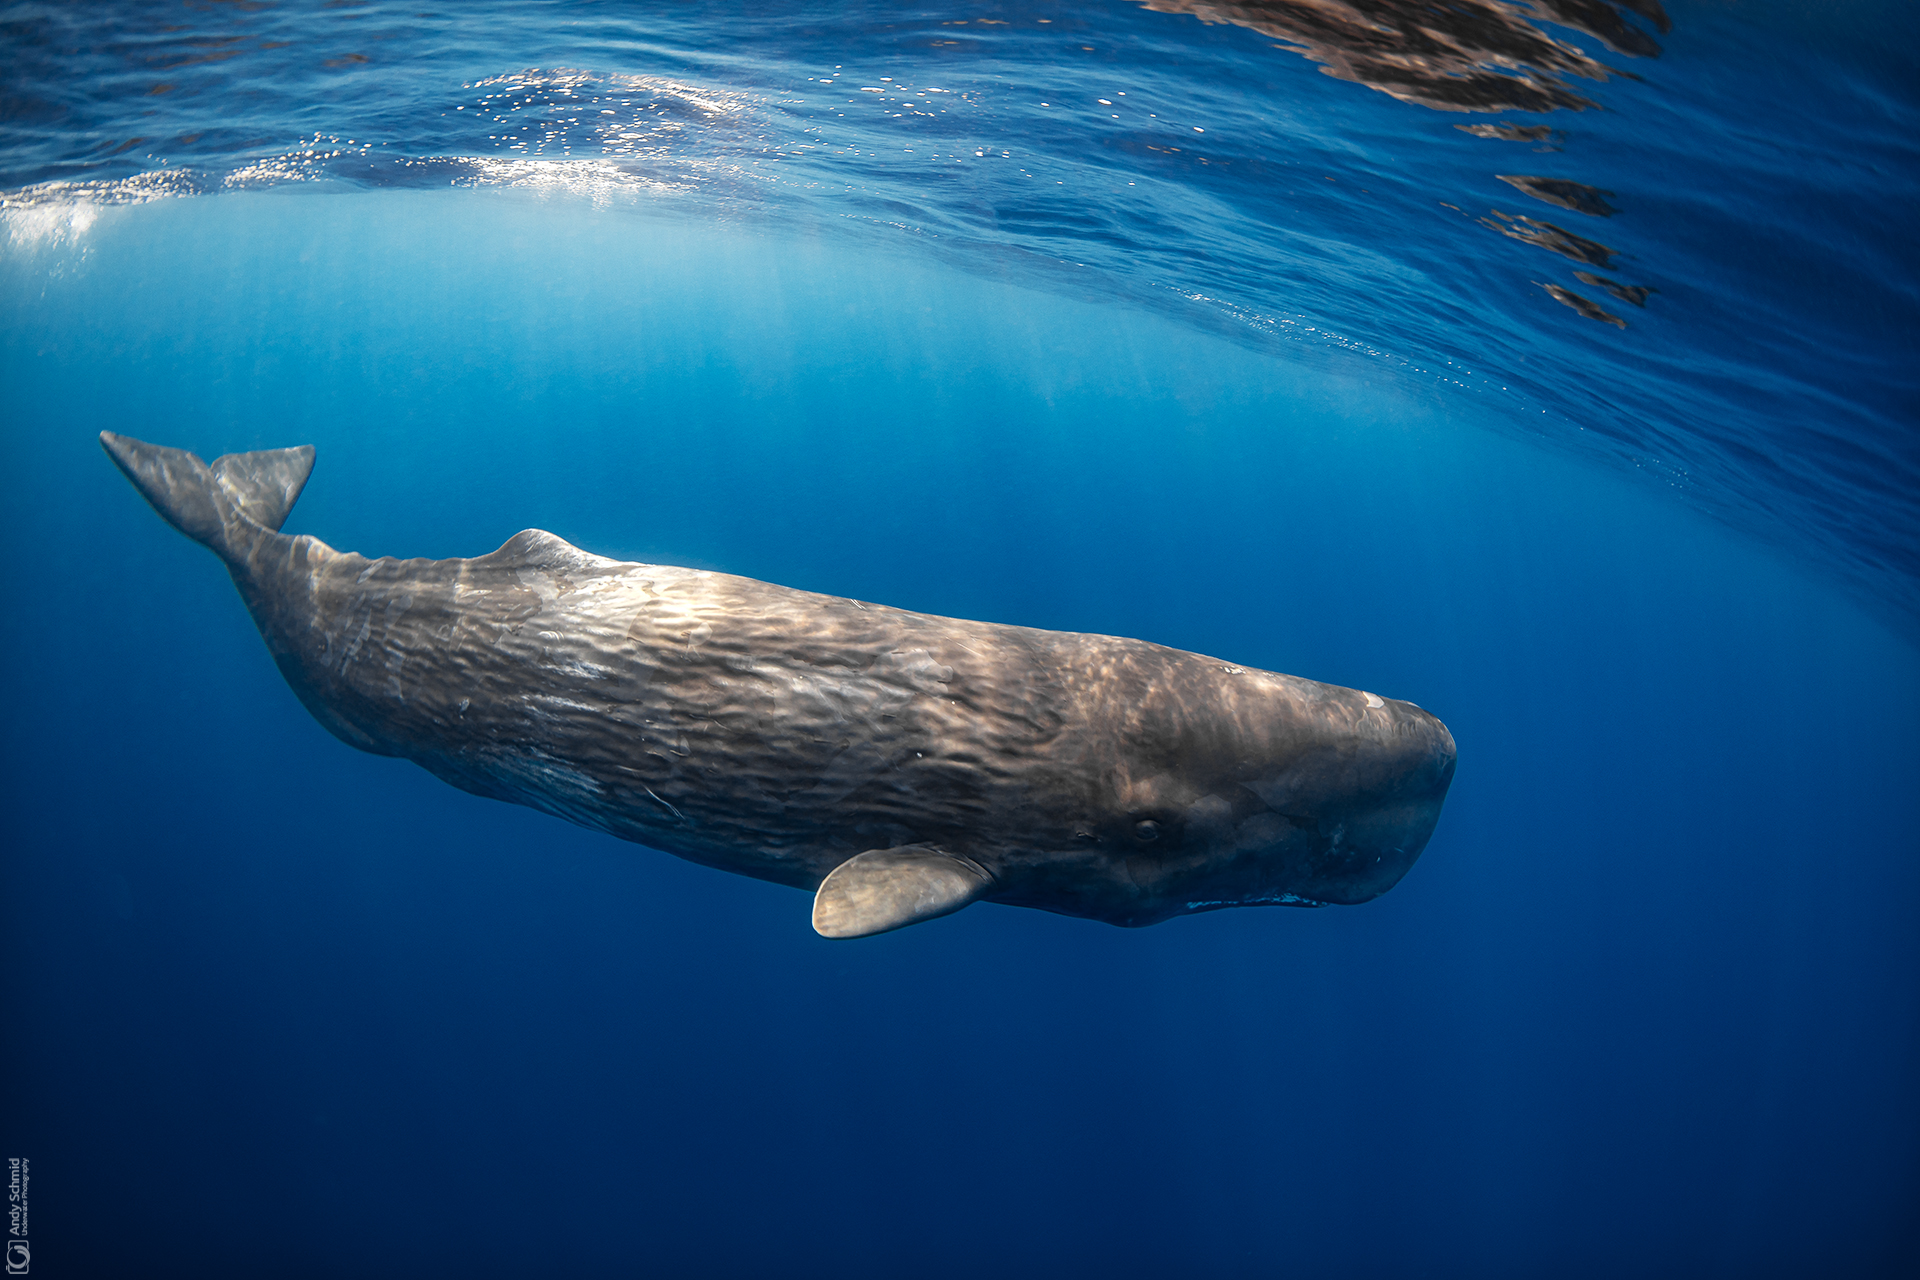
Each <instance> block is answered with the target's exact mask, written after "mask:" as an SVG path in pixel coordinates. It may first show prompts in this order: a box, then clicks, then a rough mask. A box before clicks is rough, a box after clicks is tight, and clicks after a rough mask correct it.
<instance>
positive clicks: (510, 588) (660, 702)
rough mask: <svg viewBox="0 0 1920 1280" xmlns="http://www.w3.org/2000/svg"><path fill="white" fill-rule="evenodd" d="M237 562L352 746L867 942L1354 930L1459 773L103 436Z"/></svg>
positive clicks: (1255, 713) (1153, 653)
mask: <svg viewBox="0 0 1920 1280" xmlns="http://www.w3.org/2000/svg"><path fill="white" fill-rule="evenodd" d="M100 439H101V443H102V445H103V446H104V447H105V449H106V451H107V453H108V455H109V456H110V457H112V459H113V460H114V462H115V463H116V464H118V465H119V467H120V469H121V470H122V471H123V472H125V473H126V475H127V477H128V478H129V479H131V480H132V481H133V483H134V485H135V486H136V487H137V488H138V489H139V490H140V492H141V493H142V494H143V495H145V496H146V498H147V500H148V501H149V502H151V503H152V504H153V506H154V507H155V509H156V510H158V511H159V512H160V514H161V515H162V516H164V517H165V518H166V519H167V520H168V521H169V522H170V523H172V524H173V525H174V526H175V527H176V528H178V529H180V530H181V531H182V532H184V533H186V534H187V535H188V536H190V537H192V538H194V539H196V540H198V541H200V542H202V543H204V544H205V545H207V546H208V547H210V548H212V550H213V551H214V552H215V553H217V554H218V555H219V556H220V557H221V559H222V560H224V561H225V562H226V565H227V568H228V570H229V571H230V573H231V574H232V577H233V581H234V584H235V585H236V586H237V587H238V588H239V590H240V594H241V596H242V597H243V598H244V599H245V601H246V604H247V608H248V609H249V610H250V611H251V613H252V615H253V618H254V621H255V622H256V623H257V624H258V626H259V628H260V634H261V636H262V637H264V638H265V640H266V642H267V647H268V648H269V649H270V650H271V651H272V653H273V657H274V660H275V661H276V662H277V663H278V664H279V667H280V670H281V672H282V673H283V674H284V675H285V676H286V679H287V683H288V684H289V685H291V686H292V688H293V690H294V692H295V693H296V694H297V695H298V696H299V698H300V700H301V702H302V703H304V704H305V705H306V707H307V709H308V710H309V711H310V712H312V713H313V715H314V717H315V718H316V719H318V720H319V721H320V723H321V724H323V725H325V726H326V727H327V728H328V729H329V730H331V731H332V732H333V733H334V734H335V735H336V736H338V737H339V738H340V739H342V740H343V741H345V742H347V743H348V744H350V745H352V746H355V747H358V748H360V749H361V750H363V751H370V752H374V753H376V754H380V755H388V756H399V757H403V758H405V759H408V760H412V761H413V762H415V763H416V764H419V765H421V766H423V767H424V768H426V769H427V770H429V771H430V772H432V773H433V774H435V775H436V776H438V777H440V778H442V779H444V780H445V781H447V782H450V783H452V784H453V785H454V786H456V787H460V788H461V789H463V790H465V791H470V792H473V793H474V794H476V795H481V796H489V797H492V798H494V799H497V800H507V801H511V802H513V803H516V804H524V805H530V806H532V807H533V808H536V809H540V810H542V811H544V812H546V813H550V814H553V815H554V816H556V817H560V818H565V819H567V820H568V821H570V822H577V823H580V824H581V825H583V826H588V827H592V828H594V829H596V830H599V831H604V832H606V833H608V834H609V835H614V836H618V837H620V838H621V839H624V840H632V841H637V842H639V843H641V844H645V845H648V846H650V847H652V848H656V849H662V850H665V851H667V852H669V853H673V854H676V855H678V856H680V857H682V858H687V859H690V860H692V861H694V862H699V863H703V864H706V865H708V866H712V867H718V868H721V869H723V870H727V871H733V872H737V873H739V874H742V875H749V876H754V877H757V878H759V879H763V880H772V881H776V882H778V883H780V884H787V885H793V886H795V887H796V888H801V889H807V890H810V891H814V909H813V923H814V927H815V928H816V929H817V930H818V931H819V932H820V933H821V934H823V935H825V936H827V937H836V938H847V937H861V936H866V935H869V934H875V933H882V932H885V931H887V930H889V929H896V928H899V927H901V926H903V925H908V924H913V923H916V922H918V921H922V920H928V919H932V918H934V917H936V916H941V915H946V914H948V913H950V912H953V911H957V910H959V909H961V908H962V907H965V906H967V905H968V904H970V903H973V902H977V901H987V902H999V903H1007V904H1012V905H1016V906H1025V907H1038V908H1041V909H1043V910H1047V911H1054V912H1059V913H1061V914H1064V915H1070V916H1081V917H1085V918H1089V919H1093V920H1103V921H1106V922H1108V923H1110V924H1116V925H1129V926H1135V925H1148V924H1154V923H1157V922H1159V921H1162V920H1166V919H1169V918H1171V917H1174V916H1180V915H1188V914H1192V913H1195V912H1203V911H1211V910H1216V909H1218V908H1222V907H1234V906H1255V905H1266V904H1282V905H1294V906H1320V905H1325V904H1331V903H1358V902H1364V901H1366V900H1368V899H1370V898H1373V897H1376V896H1377V895H1379V894H1381V893H1383V892H1385V891H1386V890H1387V889H1389V888H1391V887H1392V886H1393V885H1394V884H1395V883H1396V882H1398V881H1399V879H1400V878H1401V877H1402V876H1403V875H1405V874H1406V872H1407V869H1408V868H1409V867H1411V866H1412V865H1413V862H1414V859H1415V858H1417V857H1419V855H1420V852H1421V850H1422V849H1423V848H1424V847H1425V846H1426V843H1427V840H1428V838H1429V836H1431V834H1432V832H1433V829H1434V825H1435V823H1436V822H1437V821H1438V820H1439V816H1440V808H1441V805H1442V803H1443V802H1444V800H1445V799H1446V794H1447V787H1448V784H1449V783H1450V782H1451V781H1452V778H1453V771H1454V743H1453V738H1452V735H1450V734H1449V733H1448V732H1447V729H1446V726H1444V725H1443V724H1441V723H1440V721H1439V720H1437V719H1436V718H1434V717H1433V716H1432V715H1429V714H1428V713H1427V712H1425V711H1423V710H1421V709H1420V708H1419V707H1416V706H1414V705H1413V704H1412V703H1408V702H1401V701H1396V700H1394V699H1391V698H1381V697H1378V696H1376V695H1374V694H1371V693H1366V692H1362V691H1359V690H1354V689H1343V688H1340V687H1337V686H1334V685H1328V684H1321V683H1318V682H1316V681H1312V680H1303V679H1299V678H1297V677H1294V676H1287V675H1279V674H1276V673H1273V672H1267V671H1259V670H1254V669H1252V668H1247V667H1241V666H1238V665H1235V664H1233V663H1229V662H1223V661H1220V660H1218V659H1215V658H1209V657H1204V656H1202V655H1199V654H1195V653H1185V652H1182V651H1180V650H1177V649H1169V648H1165V647H1163V646H1161V645H1156V644H1150V643H1147V642H1145V641H1141V640H1129V639H1122V638H1118V637H1113V636H1100V635H1082V634H1074V633H1067V632H1057V631H1042V630H1036V629H1033V628H1029V627H1016V626H1003V625H997V624H993V623H987V622H971V621H966V620H962V619H956V618H943V617H935V616H932V615H929V614H922V613H912V612H908V611H906V610H903V609H893V608H888V607H886V606H884V605H878V604H872V603H867V602H863V601H858V600H850V599H844V598H841V597H836V596H828V595H819V594H815V593H813V592H809V591H797V590H792V589H790V588H786V587H780V586H775V585H772V584H770V583H765V582H757V581H754V580H753V579H750V578H741V577H734V576H731V575H728V574H723V573H714V572H708V571H703V570H696V569H683V568H675V567H671V566H666V565H650V564H632V563H626V562H622V561H617V560H608V559H605V558H603V557H600V556H596V555H591V554H589V553H588V552H585V551H582V550H580V549H579V548H578V547H575V546H572V545H571V544H569V543H567V542H566V541H564V540H562V539H560V538H558V537H555V536H554V535H552V534H549V533H543V532H540V531H538V530H527V531H525V532H522V533H518V534H515V535H514V536H513V537H512V538H510V539H508V540H507V542H506V544H505V545H504V546H502V547H501V548H500V549H499V550H498V551H495V552H493V553H492V554H490V555H484V556H480V557H477V558H474V559H453V560H396V559H392V558H387V557H382V558H380V559H376V560H369V559H367V558H366V557H364V556H360V555H356V554H353V553H351V552H340V551H335V550H334V549H333V548H331V547H329V546H327V545H326V544H325V543H323V542H321V541H319V540H318V539H317V538H313V537H309V536H306V535H301V536H298V537H293V536H288V535H286V534H283V533H281V532H280V531H279V530H280V526H281V525H282V523H283V522H284V521H285V519H286V516H287V513H288V512H289V511H290V510H291V509H292V507H293V504H294V501H295V500H296V499H297V498H298V497H299V495H300V491H301V489H302V488H303V487H304V486H305V484H306V481H307V478H308V476H309V474H310V473H311V471H312V468H313V459H314V451H313V449H312V448H311V447H302V448H298V449H278V450H270V451H264V452H257V453H243V454H231V455H227V456H225V457H221V458H218V459H216V460H215V461H214V462H213V463H212V464H211V465H209V464H207V463H205V462H202V461H201V460H200V459H199V458H198V457H196V456H195V455H193V454H191V453H188V452H185V451H184V450H179V449H168V448H162V447H160V446H156V445H151V444H146V443H143V442H141V441H137V440H133V439H130V438H128V437H126V436H119V435H115V434H113V433H111V432H103V433H102V434H101V437H100Z"/></svg>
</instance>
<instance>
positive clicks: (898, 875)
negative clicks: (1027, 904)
mask: <svg viewBox="0 0 1920 1280" xmlns="http://www.w3.org/2000/svg"><path fill="white" fill-rule="evenodd" d="M992 884H993V877H992V876H989V875H988V874H987V873H986V872H985V871H983V870H982V869H981V868H980V867H979V866H977V865H976V864H975V863H973V862H972V861H970V860H968V859H966V858H956V857H954V856H953V855H952V854H948V853H942V852H941V851H940V850H938V849H936V848H934V847H933V846H932V845H928V844H913V845H906V846H904V847H902V848H899V849H869V850H867V851H866V852H865V853H862V854H858V855H856V856H854V857H851V858H849V859H847V860H846V861H845V862H843V863H841V864H840V865H839V866H837V867H835V868H834V869H833V870H832V871H831V872H830V873H828V875H827V878H826V879H825V880H823V881H821V882H820V888H819V890H818V892H816V893H815V894H814V896H813V927H814V930H815V931H816V932H817V933H819V934H820V936H821V937H823V938H865V937H870V936H872V935H873V934H876V933H885V932H887V931H888V930H890V929H900V928H904V927H906V926H907V925H910V924H918V923H920V922H921V921H922V920H932V919H934V918H935V917H936V916H945V915H952V914H953V913H954V912H956V911H958V910H959V909H960V908H962V907H964V906H966V905H967V904H969V903H971V902H974V901H977V900H978V899H979V897H980V896H981V895H982V894H984V893H985V892H986V891H987V890H988V889H989V888H990V887H991V886H992Z"/></svg>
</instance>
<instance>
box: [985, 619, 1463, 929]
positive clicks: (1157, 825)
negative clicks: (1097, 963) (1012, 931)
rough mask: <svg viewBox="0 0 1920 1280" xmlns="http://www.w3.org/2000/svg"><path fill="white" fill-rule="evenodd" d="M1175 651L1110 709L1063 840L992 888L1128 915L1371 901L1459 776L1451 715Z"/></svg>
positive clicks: (1411, 852)
mask: <svg viewBox="0 0 1920 1280" xmlns="http://www.w3.org/2000/svg"><path fill="white" fill-rule="evenodd" d="M1182 656H1183V657H1185V656H1186V655H1182ZM1202 664H1207V665H1204V666H1203V665H1202ZM1176 666H1178V667H1184V668H1187V669H1185V670H1176V671H1173V672H1168V671H1166V670H1165V669H1164V667H1163V669H1162V670H1161V672H1160V673H1159V678H1158V679H1156V680H1155V681H1154V683H1153V685H1152V686H1151V687H1138V688H1135V689H1133V690H1132V691H1131V696H1130V697H1129V698H1127V699H1126V700H1125V702H1124V704H1122V706H1121V710H1120V712H1119V714H1118V715H1116V716H1113V717H1111V718H1110V720H1109V725H1110V727H1109V731H1108V735H1107V742H1108V752H1107V755H1108V758H1107V760H1106V761H1105V765H1106V767H1105V768H1104V769H1103V770H1102V771H1101V772H1100V773H1099V775H1098V781H1097V783H1096V785H1095V786H1094V787H1093V789H1092V793H1091V794H1090V795H1088V796H1087V797H1086V801H1087V802H1086V804H1085V805H1084V808H1083V810H1082V812H1081V813H1080V815H1079V817H1078V819H1077V820H1076V821H1075V822H1074V823H1073V824H1072V830H1071V831H1070V832H1066V833H1062V834H1064V835H1066V841H1065V843H1066V844H1067V848H1066V849H1065V850H1057V851H1056V852H1055V854H1054V856H1053V857H1052V858H1050V859H1046V860H1044V862H1043V864H1042V865H1035V866H1029V867H1023V868H1021V869H1020V871H1019V872H1017V873H1016V874H1013V875H1009V876H1007V877H1006V879H1007V880H1008V881H1009V889H1010V892H1009V893H1007V894H1006V895H1004V896H1002V897H1001V900H1009V899H1012V900H1027V899H1028V898H1029V897H1030V896H1031V897H1034V898H1040V897H1044V898H1047V899H1050V900H1052V901H1053V902H1055V903H1059V902H1062V901H1072V902H1073V906H1072V908H1071V910H1072V912H1073V914H1078V915H1086V916H1090V917H1093V918H1095V919H1101V920H1106V921H1108V922H1110V923H1113V924H1120V925H1129V926H1137V925H1148V924H1154V923H1157V922H1159V921H1162V920H1166V919H1169V918H1171V917H1173V916H1180V915H1189V914H1193V913H1196V912H1203V911H1215V910H1219V909H1221V908H1224V907H1239V906H1269V905H1284V906H1323V905H1329V904H1336V903H1338V904H1349V903H1359V902H1365V901H1367V900H1369V899H1371V898H1375V897H1378V896H1379V895H1380V894H1382V893H1384V892H1386V891H1387V890H1388V889H1390V888H1392V887H1393V886H1394V884H1395V883H1397V882H1398V881H1399V880H1400V878H1401V877H1402V876H1404V875H1405V874H1406V873H1407V870H1408V869H1409V868H1410V867H1411V866H1412V865H1413V863H1414V860H1415V859H1416V858H1418V857H1419V856H1420V852H1421V850H1422V849H1424V848H1425V847H1426V843H1427V840H1428V837H1429V836H1431V835H1432V833H1433V829H1434V826H1435V824H1436V823H1437V822H1438V821H1439V817H1440V809H1441V805H1442V804H1443V802H1444V801H1445V799H1446V795H1447V788H1448V786H1449V784H1450V783H1451V782H1452V780H1453V772H1454V761H1455V749H1454V742H1453V736H1452V735H1451V734H1450V733H1448V731H1447V728H1446V726H1445V725H1443V724H1442V723H1441V722H1440V721H1439V720H1438V719H1436V718H1435V717H1434V716H1432V715H1430V714H1428V713H1427V712H1426V711H1423V710H1422V709H1420V708H1419V707H1417V706H1415V705H1413V704H1412V703H1410V702H1400V701H1396V700H1394V699H1390V698H1381V697H1378V696H1376V695H1374V694H1371V693H1366V692H1363V691H1359V690H1353V689H1343V688H1338V687H1336V686H1332V685H1325V684H1319V683H1317V682H1314V681H1308V680H1299V679H1295V678H1294V677H1290V676H1282V675H1277V674H1273V673H1269V672H1263V671H1253V670H1249V669H1244V668H1240V667H1233V666H1228V665H1225V664H1219V663H1212V662H1211V660H1207V659H1200V658H1198V657H1197V656H1195V660H1194V662H1192V663H1179V664H1176ZM1209 666H1210V669H1208V668H1209ZM1195 668H1199V669H1195ZM1047 864H1050V865H1047ZM1023 881H1026V882H1031V883H1032V884H1033V885H1034V886H1035V887H1036V888H1037V889H1038V890H1039V892H1037V893H1036V892H1034V891H1033V890H1032V889H1028V888H1027V885H1026V884H1023V883H1022V882H1023ZM1075 884H1077V885H1079V886H1080V888H1081V892H1080V893H1078V894H1076V893H1075V892H1074V891H1073V889H1072V886H1073V885H1075ZM1053 909H1055V910H1058V909H1060V908H1059V907H1058V906H1055V907H1053Z"/></svg>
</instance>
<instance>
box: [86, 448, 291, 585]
mask: <svg viewBox="0 0 1920 1280" xmlns="http://www.w3.org/2000/svg"><path fill="white" fill-rule="evenodd" d="M100 447H101V448H103V449H105V450H106V451H107V456H108V457H110V458H112V459H113V461H114V465H115V466H117V467H119V468H120V470H121V471H123V472H125V473H126V477H127V479H129V480H131V481H133V487H134V488H136V489H138V490H139V491H140V494H141V496H142V497H144V498H146V500H147V501H148V502H150V503H152V504H153V509H154V510H155V511H158V512H159V513H160V514H161V515H162V516H164V517H165V518H166V521H167V523H168V524H170V525H172V526H173V527H174V528H176V529H178V530H179V531H180V532H182V533H184V534H186V535H187V536H188V537H189V538H192V539H193V540H194V541H196V542H200V543H204V544H206V545H207V546H209V547H211V548H213V550H214V551H215V552H216V553H218V554H219V556H220V558H221V559H223V560H227V561H230V562H231V561H233V560H236V559H238V558H240V557H242V556H244V555H245V554H246V551H247V550H248V549H249V548H250V547H251V546H252V545H253V544H254V543H255V542H256V541H257V539H258V536H259V534H260V532H261V531H263V530H264V531H268V532H276V533H277V532H278V531H279V529H280V526H281V525H283V524H285V523H286V520H287V513H288V512H289V511H292V510H293V504H294V503H295V502H296V501H298V500H299V498H300V491H301V490H302V489H304V488H306V485H307V477H308V476H309V475H311V474H312V473H313V446H312V445H310V444H303V445H300V446H299V447H298V448H294V449H263V450H260V451H259V452H257V453H229V454H225V455H223V456H222V457H218V458H215V459H214V460H213V464H212V465H211V466H209V465H208V464H206V463H204V462H202V461H201V460H200V459H199V457H198V456H197V455H195V454H191V453H188V452H187V451H186V450H185V449H168V448H165V447H163V446H161V445H157V444H148V443H146V442H145V441H144V440H135V439H134V438H133V437H132V436H122V435H115V434H114V433H113V432H111V431H102V432H101V433H100Z"/></svg>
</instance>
